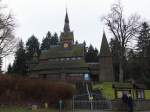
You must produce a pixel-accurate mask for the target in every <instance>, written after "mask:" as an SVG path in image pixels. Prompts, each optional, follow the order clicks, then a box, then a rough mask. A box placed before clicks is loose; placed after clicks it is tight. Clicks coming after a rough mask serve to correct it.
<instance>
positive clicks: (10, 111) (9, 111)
mask: <svg viewBox="0 0 150 112" xmlns="http://www.w3.org/2000/svg"><path fill="white" fill-rule="evenodd" d="M0 112H59V111H58V110H55V109H39V110H32V109H29V108H23V107H0Z"/></svg>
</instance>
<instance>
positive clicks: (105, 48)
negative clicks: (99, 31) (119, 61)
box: [100, 32, 111, 56]
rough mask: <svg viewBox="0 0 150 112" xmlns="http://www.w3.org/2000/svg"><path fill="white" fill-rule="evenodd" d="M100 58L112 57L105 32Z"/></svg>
mask: <svg viewBox="0 0 150 112" xmlns="http://www.w3.org/2000/svg"><path fill="white" fill-rule="evenodd" d="M100 56H111V53H110V49H109V45H108V41H107V39H106V35H105V32H103V38H102V43H101V49H100Z"/></svg>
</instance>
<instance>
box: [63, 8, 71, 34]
mask: <svg viewBox="0 0 150 112" xmlns="http://www.w3.org/2000/svg"><path fill="white" fill-rule="evenodd" d="M64 32H70V26H69V17H68V12H67V9H66V17H65V25H64Z"/></svg>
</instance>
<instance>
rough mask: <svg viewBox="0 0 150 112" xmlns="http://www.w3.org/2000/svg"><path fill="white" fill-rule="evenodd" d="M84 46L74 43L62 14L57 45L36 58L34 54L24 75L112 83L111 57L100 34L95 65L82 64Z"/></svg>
mask: <svg viewBox="0 0 150 112" xmlns="http://www.w3.org/2000/svg"><path fill="white" fill-rule="evenodd" d="M84 54H85V46H84V44H75V42H74V34H73V32H72V31H71V30H70V26H69V18H68V14H67V12H66V17H65V24H64V28H63V32H61V34H60V44H59V45H55V46H50V48H49V49H48V50H43V51H42V52H41V54H40V57H37V55H36V53H35V55H34V56H33V59H32V61H30V63H28V75H29V77H31V78H46V79H51V80H66V81H79V80H84V79H85V75H87V74H88V75H89V76H90V79H91V80H93V81H113V80H114V76H113V67H112V57H111V53H110V49H109V45H108V42H107V39H106V36H105V33H104V34H103V38H102V43H101V48H100V56H99V62H97V63H86V62H85V56H84Z"/></svg>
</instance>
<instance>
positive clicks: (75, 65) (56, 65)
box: [30, 59, 88, 72]
mask: <svg viewBox="0 0 150 112" xmlns="http://www.w3.org/2000/svg"><path fill="white" fill-rule="evenodd" d="M87 68H88V65H87V64H86V63H85V62H84V60H83V59H80V60H69V61H46V62H40V63H39V64H37V65H34V66H31V67H30V71H41V70H55V71H56V70H65V71H66V70H67V71H76V70H77V71H78V70H80V71H82V72H88V69H87Z"/></svg>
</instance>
